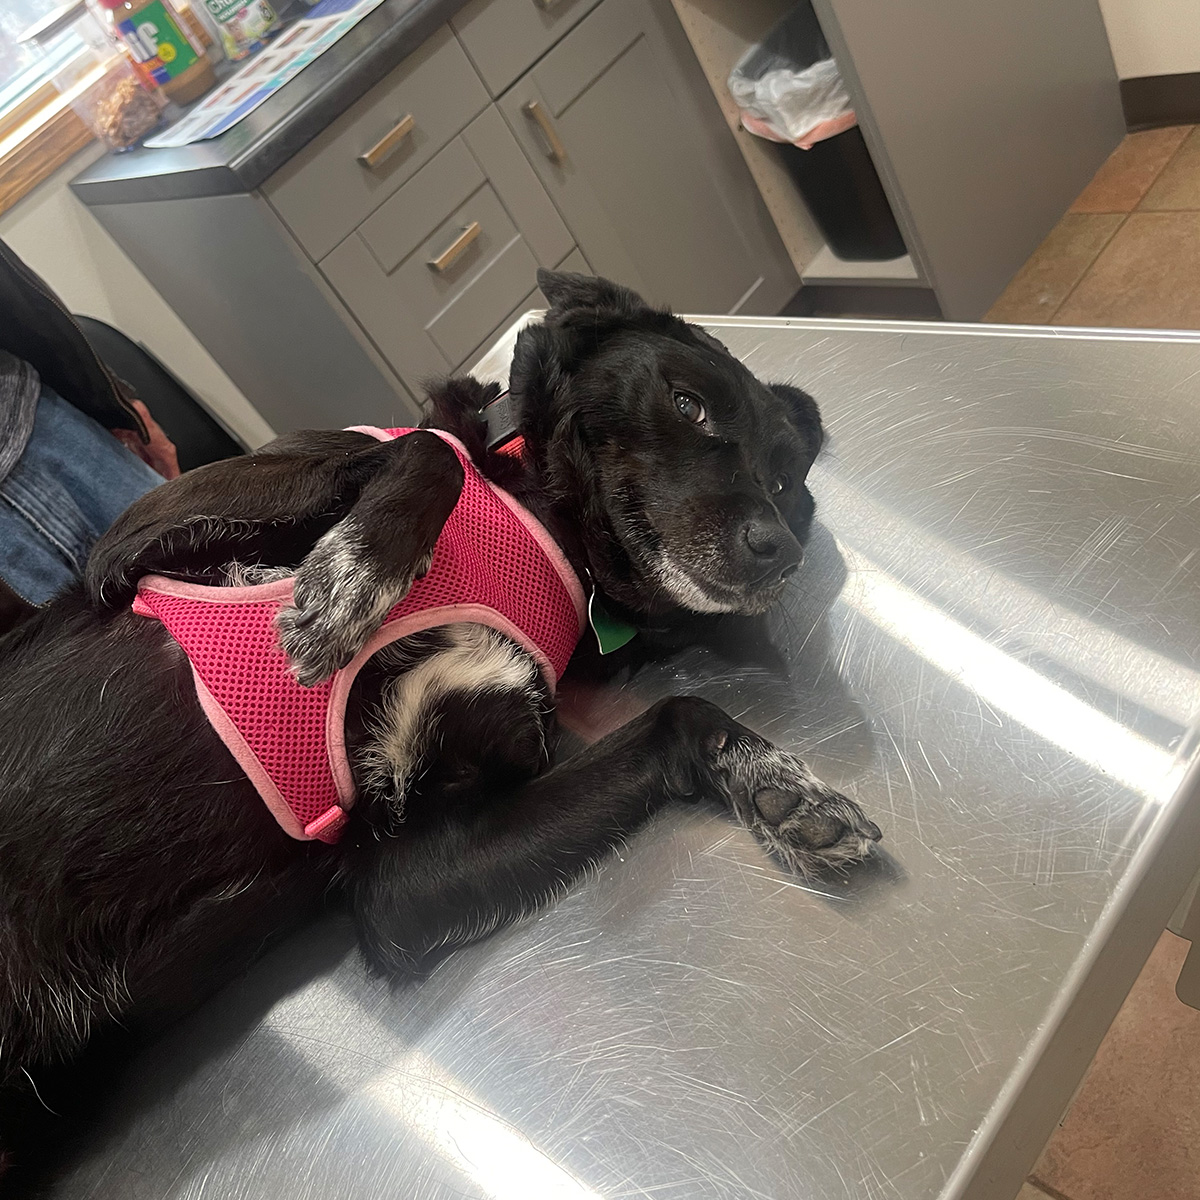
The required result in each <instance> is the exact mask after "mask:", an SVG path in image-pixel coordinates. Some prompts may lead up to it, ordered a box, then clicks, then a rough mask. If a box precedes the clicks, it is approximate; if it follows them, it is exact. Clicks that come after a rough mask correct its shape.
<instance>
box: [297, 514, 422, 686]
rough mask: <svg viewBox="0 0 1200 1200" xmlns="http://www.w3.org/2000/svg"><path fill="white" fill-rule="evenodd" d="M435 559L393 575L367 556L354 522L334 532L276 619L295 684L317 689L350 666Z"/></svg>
mask: <svg viewBox="0 0 1200 1200" xmlns="http://www.w3.org/2000/svg"><path fill="white" fill-rule="evenodd" d="M432 557H433V556H432V554H429V555H427V556H426V557H425V558H423V559H422V560H421V561H420V562H417V563H415V564H413V566H412V569H411V570H408V571H404V572H402V573H401V574H400V575H395V574H388V573H386V572H384V571H382V570H381V569H380V568H379V566H378V564H377V563H376V562H375V561H374V560H373V558H372V556H371V555H370V554H369V553H367V552H366V550H365V548H364V547H363V546H362V544H361V541H360V539H359V538H358V537H356V535H355V530H354V526H353V524H352V523H350V522H348V521H342V522H340V523H339V524H338V525H335V526H334V527H333V528H332V529H331V530H329V532H328V533H326V534H325V535H324V536H323V537H322V538H321V539H320V541H318V542H317V544H316V545H315V546H314V547H313V549H312V550H311V551H309V553H308V554H307V556H306V557H305V559H304V561H303V562H302V563H301V564H300V567H299V569H298V570H297V571H296V584H295V589H294V594H293V606H292V607H290V608H284V609H282V610H281V611H280V613H279V615H278V616H277V617H276V618H275V627H276V629H277V630H278V631H279V641H280V644H281V645H282V646H283V650H284V653H285V654H286V655H287V656H288V660H289V661H290V663H291V666H292V673H293V674H294V675H295V676H296V679H297V680H298V681H299V682H300V683H302V684H303V685H304V686H305V687H313V686H315V685H316V684H318V683H321V682H322V681H323V680H325V679H328V678H329V676H330V675H332V674H333V673H334V672H335V671H337V670H340V669H341V668H342V667H344V666H345V665H346V664H347V663H348V662H350V660H351V659H352V658H353V657H354V656H355V655H356V654H357V653H358V652H359V651H360V650H361V649H362V648H363V646H365V645H366V643H367V639H368V638H369V637H370V636H371V634H373V633H374V632H375V630H376V629H378V628H379V626H380V625H381V624H382V622H383V618H384V617H385V616H387V614H388V612H389V611H390V610H391V609H392V608H393V607H394V606H395V605H397V604H398V603H399V602H400V601H401V600H403V599H404V597H405V596H406V595H408V590H409V588H411V587H412V585H413V580H415V579H419V578H420V577H421V576H422V575H424V574H425V572H426V571H428V570H429V566H430V562H431V560H432Z"/></svg>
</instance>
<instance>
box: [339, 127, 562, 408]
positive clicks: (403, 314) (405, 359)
mask: <svg viewBox="0 0 1200 1200" xmlns="http://www.w3.org/2000/svg"><path fill="white" fill-rule="evenodd" d="M462 149H463V148H462V147H461V144H460V143H459V142H455V143H454V144H453V145H451V146H449V147H447V148H446V150H444V151H443V152H442V154H440V155H439V156H438V158H437V159H436V160H435V161H434V162H433V163H431V164H430V165H429V166H428V167H427V168H426V169H425V171H423V172H421V175H419V176H418V177H417V178H416V179H414V180H413V181H411V182H410V183H408V184H406V185H405V187H404V188H402V189H401V190H400V191H399V192H398V193H397V195H396V196H395V197H394V198H393V199H392V200H390V201H389V202H388V205H387V206H386V208H384V209H381V210H380V212H379V213H377V214H376V216H375V217H373V218H372V219H371V221H369V222H367V223H366V225H364V227H363V228H362V229H361V230H359V231H358V232H356V233H354V234H352V235H351V236H350V237H348V238H347V239H346V240H345V241H344V242H342V244H341V245H339V246H338V247H337V249H336V250H334V251H333V253H332V254H330V255H329V256H328V257H327V258H325V259H324V260H323V261H322V263H321V270H322V271H323V272H324V274H325V277H326V278H327V279H328V280H329V282H330V283H331V284H332V285H333V287H334V288H335V289H336V290H337V292H338V293H339V294H340V295H341V297H342V299H343V300H344V301H345V303H346V305H347V307H348V308H349V309H350V311H351V312H352V313H353V314H354V316H355V318H356V319H357V320H358V321H359V323H360V324H361V325H362V327H363V329H364V330H365V331H366V332H367V334H368V336H369V337H370V338H371V340H372V342H374V344H375V345H376V346H377V347H378V349H379V351H380V352H381V353H382V354H383V356H384V357H385V358H386V359H387V360H388V361H389V362H390V363H391V364H392V366H393V367H395V369H396V371H397V372H398V373H399V374H400V376H401V378H403V379H404V380H405V382H407V383H409V384H410V385H413V386H415V387H419V386H420V383H421V381H422V380H424V379H426V378H428V377H429V376H431V375H440V374H445V373H446V372H447V371H450V370H451V369H453V368H454V367H455V366H457V365H458V364H459V363H460V362H462V361H463V359H464V358H466V356H467V355H468V354H469V353H470V351H471V349H472V348H473V347H474V346H477V345H478V344H479V342H480V341H481V340H482V339H483V338H484V337H485V336H486V335H487V333H488V332H489V331H490V330H492V329H494V328H495V327H496V325H497V324H498V323H499V322H500V321H501V320H502V319H503V318H504V316H505V315H506V314H507V313H508V312H510V311H511V310H512V308H513V307H514V306H515V305H516V304H517V303H518V302H519V301H520V300H521V298H522V297H523V296H525V295H526V294H527V293H528V291H529V286H530V284H531V283H532V282H533V281H534V278H535V276H536V273H537V265H538V264H537V260H536V258H535V257H534V255H533V253H532V252H531V250H530V249H529V246H528V245H527V244H526V243H525V241H524V239H523V238H522V237H521V235H520V233H519V232H518V231H517V228H516V226H515V225H514V224H513V222H512V219H511V218H510V217H509V215H508V213H507V212H506V211H505V208H504V205H503V204H501V202H500V199H499V197H498V196H497V195H496V193H495V191H494V190H493V188H492V187H491V185H490V184H489V183H487V182H486V181H485V180H483V178H482V175H480V176H479V177H478V183H477V186H476V187H475V188H474V189H473V190H472V191H471V192H470V194H469V195H468V196H466V198H465V199H461V200H460V197H461V193H462V187H463V186H465V184H466V182H467V181H468V173H467V172H466V171H465V170H464V165H465V164H464V160H463V159H462V157H461V151H462ZM469 157H470V156H469V155H468V156H467V158H469ZM475 170H476V171H477V170H478V168H477V167H476V168H475ZM426 176H429V177H430V179H432V181H433V182H432V184H431V183H430V181H429V179H427V178H426ZM447 180H451V181H454V180H457V183H458V186H457V187H456V188H452V189H451V190H450V192H449V193H448V197H447V199H448V203H450V204H453V205H454V207H453V209H452V210H451V211H450V212H448V213H447V212H446V209H445V208H443V209H442V210H441V211H442V213H443V214H444V215H443V216H442V218H441V220H440V221H438V222H437V223H436V224H432V223H431V220H430V208H431V200H430V197H432V196H433V195H434V194H435V193H436V192H437V191H438V190H439V189H440V188H441V187H443V186H444V185H445V184H446V181H447ZM410 197H411V199H412V204H411V205H410V203H409V201H410ZM410 213H411V214H412V215H413V221H412V222H408V221H406V220H405V217H406V216H407V215H408V214H410ZM476 227H477V231H476ZM368 239H369V240H368ZM448 252H449V253H448ZM439 258H440V259H441V260H442V262H443V264H444V265H443V269H441V270H437V269H435V268H434V267H433V266H432V265H431V264H432V263H434V262H436V261H438V260H439ZM447 258H448V259H449V261H446V260H447ZM384 264H393V265H390V266H385V265H384Z"/></svg>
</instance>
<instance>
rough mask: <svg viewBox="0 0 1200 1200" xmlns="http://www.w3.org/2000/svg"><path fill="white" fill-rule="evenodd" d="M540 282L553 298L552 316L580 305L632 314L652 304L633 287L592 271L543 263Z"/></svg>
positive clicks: (550, 298) (546, 292)
mask: <svg viewBox="0 0 1200 1200" xmlns="http://www.w3.org/2000/svg"><path fill="white" fill-rule="evenodd" d="M537 282H538V287H539V288H541V289H542V295H544V296H545V297H546V299H547V300H549V301H550V314H549V315H550V316H559V315H561V314H563V313H567V312H570V311H571V310H572V309H580V308H583V309H590V310H592V311H599V312H608V313H613V314H617V315H620V316H632V315H633V314H634V313H639V312H644V311H645V309H646V308H647V307H648V305H647V304H646V302H645V301H644V300H643V299H642V298H641V296H639V295H638V294H637V293H636V292H631V291H630V290H629V288H627V287H622V286H621V285H620V284H619V283H613V282H611V281H610V280H608V279H598V278H595V277H593V276H591V275H575V274H573V273H571V272H569V271H548V270H546V268H545V267H542V268H541V269H540V270H539V271H538V273H537Z"/></svg>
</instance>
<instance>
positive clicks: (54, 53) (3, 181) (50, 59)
mask: <svg viewBox="0 0 1200 1200" xmlns="http://www.w3.org/2000/svg"><path fill="white" fill-rule="evenodd" d="M71 7H72V5H71V4H70V3H66V4H64V2H63V0H0V213H2V212H4V211H5V210H6V209H7V208H10V207H11V206H12V205H14V204H15V203H16V202H17V201H18V200H20V199H21V197H22V196H25V195H26V194H28V193H29V192H30V191H31V190H32V189H33V188H35V187H37V185H38V184H39V183H41V182H42V181H43V180H44V179H47V178H48V177H49V176H50V175H52V174H53V173H54V172H55V171H56V170H58V168H59V167H61V166H62V165H63V164H64V163H66V162H68V161H70V159H71V157H72V156H73V155H74V154H76V153H77V152H78V151H80V150H82V149H83V147H84V146H86V145H88V144H89V142H91V140H92V135H91V132H90V130H89V129H88V128H87V126H86V125H84V123H83V122H82V121H81V120H80V119H79V118H78V117H77V116H76V115H75V113H74V112H73V111H72V110H71V107H70V104H69V99H70V98H69V97H65V96H60V95H59V94H58V89H57V88H56V87H55V86H54V82H53V78H54V73H55V71H56V69H57V68H58V67H59V66H60V65H61V64H62V63H64V62H67V61H69V60H70V59H71V58H73V57H74V56H76V55H80V54H83V53H86V51H85V48H84V45H83V43H82V42H81V41H80V39H79V37H78V35H77V34H75V33H74V32H73V31H72V30H71V29H70V28H69V27H68V29H66V30H65V31H64V32H63V33H62V34H61V35H59V36H57V37H56V38H54V39H53V40H52V43H51V45H50V46H49V47H48V48H46V49H41V50H40V49H38V48H37V47H35V46H32V45H27V44H22V43H21V42H20V41H19V40H18V39H19V38H20V37H21V35H22V34H23V33H25V31H26V30H28V29H29V28H30V27H32V26H34V25H38V24H41V23H43V22H44V21H45V20H46V18H47V17H49V16H51V14H53V13H56V12H60V11H62V10H64V9H69V8H71Z"/></svg>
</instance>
